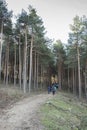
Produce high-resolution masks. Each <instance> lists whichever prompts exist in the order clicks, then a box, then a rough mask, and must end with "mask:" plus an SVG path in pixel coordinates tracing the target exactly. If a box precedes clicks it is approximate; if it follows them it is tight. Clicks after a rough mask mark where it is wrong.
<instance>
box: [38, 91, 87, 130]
mask: <svg viewBox="0 0 87 130" xmlns="http://www.w3.org/2000/svg"><path fill="white" fill-rule="evenodd" d="M40 113H41V119H40V120H41V122H42V124H43V125H44V126H45V128H46V130H87V114H86V113H87V107H85V106H84V105H82V102H80V101H79V100H76V99H75V98H73V97H72V96H70V95H68V94H67V96H66V95H64V93H58V94H57V95H56V96H55V97H53V99H51V100H49V101H47V102H46V103H45V104H44V105H43V106H42V107H41V109H40Z"/></svg>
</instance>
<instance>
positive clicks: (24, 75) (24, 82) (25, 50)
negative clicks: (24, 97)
mask: <svg viewBox="0 0 87 130" xmlns="http://www.w3.org/2000/svg"><path fill="white" fill-rule="evenodd" d="M26 58H27V26H26V30H25V44H24V60H23V90H24V93H26V83H27V82H26V79H27V78H26Z"/></svg>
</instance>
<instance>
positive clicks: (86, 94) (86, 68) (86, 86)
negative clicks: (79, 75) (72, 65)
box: [85, 60, 87, 99]
mask: <svg viewBox="0 0 87 130" xmlns="http://www.w3.org/2000/svg"><path fill="white" fill-rule="evenodd" d="M85 96H86V99H87V60H86V64H85Z"/></svg>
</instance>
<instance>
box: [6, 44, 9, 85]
mask: <svg viewBox="0 0 87 130" xmlns="http://www.w3.org/2000/svg"><path fill="white" fill-rule="evenodd" d="M8 66H9V42H8V43H7V54H6V86H7V85H8V76H9V70H8Z"/></svg>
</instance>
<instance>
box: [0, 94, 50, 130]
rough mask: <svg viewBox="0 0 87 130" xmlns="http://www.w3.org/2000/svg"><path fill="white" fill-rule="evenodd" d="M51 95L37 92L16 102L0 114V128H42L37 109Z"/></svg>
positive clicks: (13, 129) (1, 129)
mask: <svg viewBox="0 0 87 130" xmlns="http://www.w3.org/2000/svg"><path fill="white" fill-rule="evenodd" d="M51 97H52V95H48V94H39V95H34V96H32V97H29V98H26V99H23V100H22V101H20V102H17V103H16V104H14V105H13V106H11V107H10V109H7V110H5V112H4V115H0V130H42V129H43V126H41V125H40V122H39V120H38V119H37V118H38V117H37V110H38V108H39V106H40V105H41V104H43V103H44V102H45V101H46V100H48V99H49V98H51Z"/></svg>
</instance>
